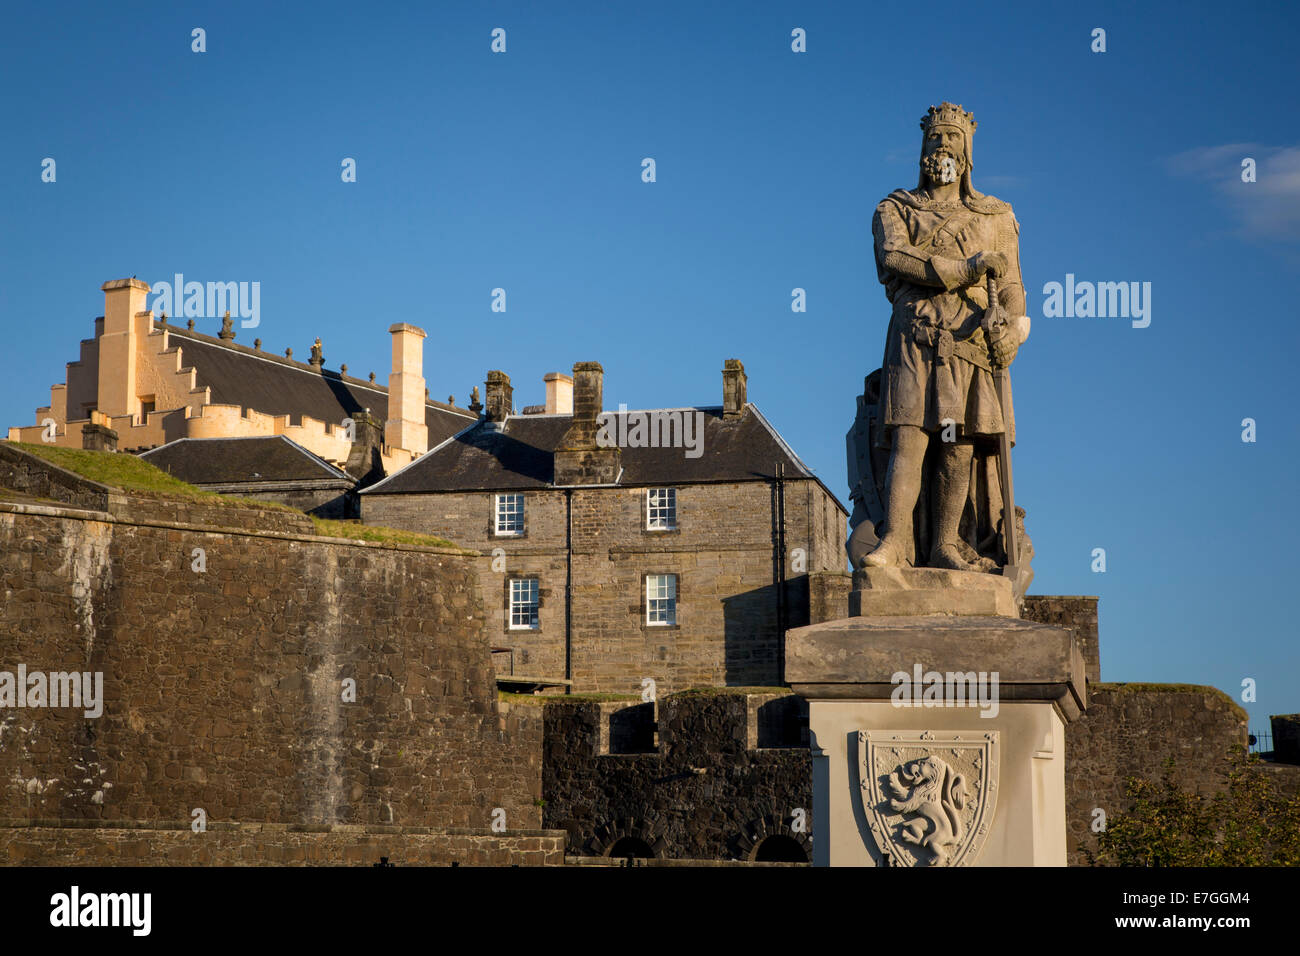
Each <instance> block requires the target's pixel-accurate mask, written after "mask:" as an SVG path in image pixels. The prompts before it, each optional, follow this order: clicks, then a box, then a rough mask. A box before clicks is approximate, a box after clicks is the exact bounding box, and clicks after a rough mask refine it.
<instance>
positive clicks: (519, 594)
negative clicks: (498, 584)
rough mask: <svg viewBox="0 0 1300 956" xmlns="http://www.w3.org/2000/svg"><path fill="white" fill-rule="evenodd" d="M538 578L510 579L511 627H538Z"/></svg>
mask: <svg viewBox="0 0 1300 956" xmlns="http://www.w3.org/2000/svg"><path fill="white" fill-rule="evenodd" d="M537 608H538V601H537V579H536V578H511V580H510V629H511V630H512V631H517V630H521V629H527V628H532V629H536V628H537V627H538V623H537Z"/></svg>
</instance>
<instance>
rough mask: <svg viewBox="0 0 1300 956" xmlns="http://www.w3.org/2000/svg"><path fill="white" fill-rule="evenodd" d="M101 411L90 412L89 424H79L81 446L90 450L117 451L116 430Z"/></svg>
mask: <svg viewBox="0 0 1300 956" xmlns="http://www.w3.org/2000/svg"><path fill="white" fill-rule="evenodd" d="M111 425H112V422H111V421H110V420H109V417H108V416H107V415H105V414H104V413H103V412H91V413H90V424H89V425H82V426H81V447H82V448H85V449H88V450H90V451H117V432H115V431H114V430H113V429H112V427H111Z"/></svg>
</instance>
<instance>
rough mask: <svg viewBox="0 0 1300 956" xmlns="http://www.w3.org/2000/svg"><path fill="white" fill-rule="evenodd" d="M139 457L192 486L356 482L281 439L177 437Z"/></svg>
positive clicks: (301, 448) (307, 452) (269, 436)
mask: <svg viewBox="0 0 1300 956" xmlns="http://www.w3.org/2000/svg"><path fill="white" fill-rule="evenodd" d="M140 458H142V459H144V460H145V461H147V462H149V464H151V465H153V466H154V467H156V468H161V469H162V470H163V471H165V472H167V473H168V474H170V475H173V476H174V477H176V478H179V479H180V480H181V481H188V482H189V483H190V484H192V485H216V484H233V483H236V482H265V481H329V480H344V481H347V482H348V483H349V484H352V483H355V479H353V478H352V477H350V476H349V475H347V474H346V473H344V472H342V471H340V470H339V469H337V468H335V467H334V466H333V465H331V464H330V463H329V462H327V461H325V460H323V459H321V458H318V457H316V456H315V455H313V454H312V453H311V452H309V451H308V450H307V449H306V448H303V447H302V446H301V445H299V444H298V443H297V442H296V441H293V440H292V439H290V438H286V437H285V436H284V435H264V436H261V435H259V436H257V437H253V438H178V439H177V440H176V441H172V442H168V443H167V444H165V445H159V446H158V447H157V448H154V449H151V450H149V451H146V452H143V453H142V454H141V455H140Z"/></svg>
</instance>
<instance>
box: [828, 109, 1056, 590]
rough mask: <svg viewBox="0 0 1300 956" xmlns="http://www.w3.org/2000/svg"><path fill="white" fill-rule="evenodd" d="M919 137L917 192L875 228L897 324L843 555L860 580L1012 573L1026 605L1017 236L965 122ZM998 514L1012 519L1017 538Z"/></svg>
mask: <svg viewBox="0 0 1300 956" xmlns="http://www.w3.org/2000/svg"><path fill="white" fill-rule="evenodd" d="M921 129H922V131H923V135H922V141H921V162H920V166H921V173H920V182H919V184H918V185H917V188H916V189H913V190H906V189H899V190H895V191H894V192H892V193H890V194H889V196H888V197H886V198H885V199H884V201H882V202H881V203H880V205H879V206H877V207H876V213H875V217H874V219H873V221H872V234H873V236H874V239H875V256H876V269H877V274H878V276H879V278H880V281H881V283H882V284H883V285H884V286H885V295H886V297H887V298H888V299H889V302H890V304H891V305H892V306H893V313H892V316H891V318H890V322H889V329H888V332H887V333H886V337H885V353H884V362H883V367H882V368H881V369H879V370H877V371H876V372H873V373H872V374H871V375H869V376H867V379H866V383H865V387H864V391H863V395H862V397H861V398H859V400H858V418H857V421H856V422H855V423H854V428H853V430H852V431H850V433H849V480H850V484H851V486H852V489H853V490H852V495H851V497H852V498H853V501H854V511H853V517H852V519H851V524H852V525H853V533H852V535H851V536H850V538H849V542H848V551H849V558H850V561H851V562H852V564H853V567H854V568H855V569H857V568H863V567H866V568H871V567H876V568H887V567H907V566H912V567H930V568H945V569H949V570H955V571H998V570H1000V569H1003V568H1004V566H1011V565H1018V566H1019V567H1017V568H1015V569H1014V570H1015V571H1016V574H1017V575H1018V577H1019V580H1018V581H1017V584H1016V589H1017V591H1018V592H1019V593H1020V594H1023V593H1024V587H1025V586H1026V585H1027V583H1028V580H1027V575H1028V574H1029V573H1030V572H1029V571H1028V564H1029V559H1030V557H1031V556H1032V552H1033V548H1032V545H1031V544H1030V542H1029V539H1028V538H1027V537H1026V536H1025V535H1024V531H1023V527H1022V526H1021V524H1020V519H1021V517H1022V516H1023V511H1022V510H1021V509H1015V508H1014V506H1013V505H1011V503H1010V497H1011V496H1010V491H1011V483H1010V454H1009V453H1010V447H1011V445H1012V444H1013V443H1014V440H1015V418H1014V412H1013V409H1012V406H1011V391H1010V379H1009V373H1008V371H1007V369H1008V367H1009V366H1010V364H1011V362H1012V360H1013V359H1014V358H1015V357H1016V352H1017V350H1018V349H1019V347H1020V345H1021V344H1022V343H1023V342H1024V340H1025V338H1026V337H1027V336H1028V334H1029V318H1028V317H1027V316H1026V315H1025V290H1024V285H1023V283H1022V281H1021V277H1020V253H1019V239H1018V237H1019V233H1020V225H1019V223H1017V221H1016V218H1015V215H1014V214H1013V213H1012V211H1011V206H1010V205H1008V204H1007V203H1005V202H1002V201H1001V200H998V199H995V198H993V197H992V196H985V195H983V194H981V193H978V192H976V191H975V189H974V187H973V186H972V185H971V170H972V168H973V167H974V162H973V159H972V153H971V141H972V138H973V134H974V132H975V120H974V117H973V116H972V115H971V114H970V113H967V112H966V111H965V110H963V109H962V108H961V107H960V106H954V105H953V104H952V103H943V104H941V105H940V106H931V107H930V110H929V112H928V114H927V115H926V116H925V117H924V118H923V119H922V120H921ZM990 297H991V299H990ZM990 301H992V307H990ZM1004 511H1009V512H1010V513H1012V514H1015V515H1017V516H1018V517H1017V518H1015V519H1013V522H1012V524H1011V526H1010V527H1007V526H1006V522H1005V520H1004ZM1009 550H1010V551H1013V552H1015V553H1013V554H1011V555H1010V557H1009V555H1008V551H1009ZM1008 573H1010V572H1008Z"/></svg>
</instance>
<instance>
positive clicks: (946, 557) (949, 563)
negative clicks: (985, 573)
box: [929, 544, 978, 571]
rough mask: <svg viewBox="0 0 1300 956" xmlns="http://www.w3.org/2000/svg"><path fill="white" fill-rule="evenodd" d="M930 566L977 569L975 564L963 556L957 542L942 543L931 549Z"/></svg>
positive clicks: (960, 569)
mask: <svg viewBox="0 0 1300 956" xmlns="http://www.w3.org/2000/svg"><path fill="white" fill-rule="evenodd" d="M929 564H930V567H932V568H945V569H947V570H949V571H975V570H978V569H977V568H976V567H975V566H974V565H972V564H970V563H968V562H967V561H966V559H965V558H963V557H962V556H961V552H960V551H958V550H957V546H956V545H955V544H941V545H938V546H936V547H934V548H931V549H930V562H929Z"/></svg>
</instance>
